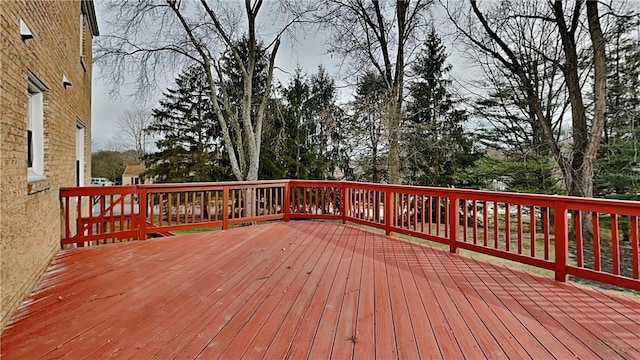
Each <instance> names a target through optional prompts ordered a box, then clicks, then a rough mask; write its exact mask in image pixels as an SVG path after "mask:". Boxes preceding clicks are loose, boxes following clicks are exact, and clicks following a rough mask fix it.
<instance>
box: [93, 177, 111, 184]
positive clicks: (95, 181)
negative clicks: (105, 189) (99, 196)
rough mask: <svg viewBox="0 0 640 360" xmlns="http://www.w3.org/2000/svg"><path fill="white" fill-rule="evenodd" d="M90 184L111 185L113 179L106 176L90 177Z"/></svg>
mask: <svg viewBox="0 0 640 360" xmlns="http://www.w3.org/2000/svg"><path fill="white" fill-rule="evenodd" d="M91 185H97V186H111V185H115V184H114V183H113V181H111V180H109V179H107V178H91Z"/></svg>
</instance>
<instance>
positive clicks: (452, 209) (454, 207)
mask: <svg viewBox="0 0 640 360" xmlns="http://www.w3.org/2000/svg"><path fill="white" fill-rule="evenodd" d="M459 205H460V200H459V199H458V196H457V195H456V194H455V193H451V195H450V196H449V219H447V221H449V252H452V253H455V252H458V232H459V231H460V212H459ZM438 212H440V209H438ZM437 218H438V221H440V220H439V218H440V216H438V217H437ZM465 221H466V219H465Z"/></svg>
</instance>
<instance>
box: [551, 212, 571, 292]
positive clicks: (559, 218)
mask: <svg viewBox="0 0 640 360" xmlns="http://www.w3.org/2000/svg"><path fill="white" fill-rule="evenodd" d="M553 208H554V216H553V217H554V238H555V240H554V247H555V267H554V270H555V275H556V281H561V282H566V281H567V253H568V250H569V249H568V246H569V244H568V236H569V227H568V224H567V205H566V203H565V202H564V201H563V200H560V201H554V202H553Z"/></svg>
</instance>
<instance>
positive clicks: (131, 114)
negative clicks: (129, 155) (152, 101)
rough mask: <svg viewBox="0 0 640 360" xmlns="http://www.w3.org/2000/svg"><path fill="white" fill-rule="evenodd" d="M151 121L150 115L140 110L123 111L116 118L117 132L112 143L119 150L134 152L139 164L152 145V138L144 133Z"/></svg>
mask: <svg viewBox="0 0 640 360" xmlns="http://www.w3.org/2000/svg"><path fill="white" fill-rule="evenodd" d="M151 120H152V119H151V113H150V112H149V111H146V110H144V109H142V108H134V109H131V110H125V111H124V112H122V114H120V116H119V117H118V132H117V133H116V135H115V136H114V137H113V143H115V144H117V145H118V148H120V150H134V151H135V153H136V157H137V159H138V162H141V161H142V159H143V158H144V156H145V155H146V154H147V152H148V151H149V148H150V146H151V145H152V143H153V136H151V135H150V134H149V133H147V131H146V129H147V127H148V126H149V125H150V124H151Z"/></svg>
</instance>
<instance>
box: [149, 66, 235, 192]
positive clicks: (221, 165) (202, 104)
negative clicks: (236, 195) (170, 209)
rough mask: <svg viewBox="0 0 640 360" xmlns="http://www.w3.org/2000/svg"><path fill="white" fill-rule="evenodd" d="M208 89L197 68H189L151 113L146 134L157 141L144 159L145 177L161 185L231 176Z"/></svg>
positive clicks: (213, 179) (214, 179)
mask: <svg viewBox="0 0 640 360" xmlns="http://www.w3.org/2000/svg"><path fill="white" fill-rule="evenodd" d="M209 95H210V89H209V86H208V84H207V82H206V79H205V78H204V73H203V72H202V70H201V69H200V68H199V67H190V68H188V69H187V70H186V71H185V72H184V73H182V74H181V75H180V76H179V77H178V78H176V88H175V89H168V90H167V91H166V92H165V93H164V99H163V100H161V101H160V106H159V107H158V108H157V109H153V121H152V123H151V125H150V126H149V127H148V128H147V131H149V132H150V133H154V134H155V135H156V136H157V138H158V139H159V140H158V141H157V142H156V146H157V148H158V151H157V152H155V153H152V154H149V155H147V157H146V159H145V164H146V167H147V169H149V170H148V174H149V175H150V176H152V177H155V178H156V179H157V181H160V182H190V181H220V180H225V179H229V178H230V177H231V174H230V172H229V170H228V165H227V164H225V161H226V159H225V154H224V151H225V150H224V147H223V145H222V140H221V135H220V128H219V125H218V122H217V121H216V120H215V114H214V112H213V109H212V105H211V100H210V96H209Z"/></svg>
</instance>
